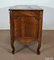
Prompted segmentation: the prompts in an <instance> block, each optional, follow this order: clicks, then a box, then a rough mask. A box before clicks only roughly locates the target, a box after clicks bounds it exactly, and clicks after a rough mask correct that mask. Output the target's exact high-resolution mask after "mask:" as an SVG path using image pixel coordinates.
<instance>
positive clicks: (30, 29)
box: [9, 5, 43, 54]
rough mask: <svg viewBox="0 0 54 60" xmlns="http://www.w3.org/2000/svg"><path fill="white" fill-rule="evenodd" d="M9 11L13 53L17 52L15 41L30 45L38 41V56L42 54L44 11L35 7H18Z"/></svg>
mask: <svg viewBox="0 0 54 60" xmlns="http://www.w3.org/2000/svg"><path fill="white" fill-rule="evenodd" d="M9 11H10V35H11V47H12V49H13V51H12V53H14V52H15V48H14V41H18V42H22V43H30V42H33V41H35V40H37V42H38V47H37V54H40V47H41V38H42V18H43V10H42V9H40V8H39V7H38V6H34V5H18V6H13V7H11V8H10V9H9Z"/></svg>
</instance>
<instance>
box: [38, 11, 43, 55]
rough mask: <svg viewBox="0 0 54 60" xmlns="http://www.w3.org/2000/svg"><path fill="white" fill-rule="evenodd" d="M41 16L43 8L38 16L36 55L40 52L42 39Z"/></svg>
mask: <svg viewBox="0 0 54 60" xmlns="http://www.w3.org/2000/svg"><path fill="white" fill-rule="evenodd" d="M42 17H43V10H41V11H40V17H39V26H38V27H39V30H38V48H37V54H38V55H39V54H40V48H41V40H42Z"/></svg>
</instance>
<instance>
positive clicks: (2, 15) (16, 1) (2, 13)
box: [0, 0, 54, 30]
mask: <svg viewBox="0 0 54 60" xmlns="http://www.w3.org/2000/svg"><path fill="white" fill-rule="evenodd" d="M14 5H39V6H40V7H41V8H43V10H44V14H43V29H44V30H54V0H0V29H10V27H9V26H10V24H9V11H8V9H9V7H10V6H14Z"/></svg>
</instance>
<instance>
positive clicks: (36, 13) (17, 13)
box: [12, 10, 40, 18]
mask: <svg viewBox="0 0 54 60" xmlns="http://www.w3.org/2000/svg"><path fill="white" fill-rule="evenodd" d="M12 14H13V16H14V17H13V18H16V17H18V16H36V17H37V18H39V15H40V11H24V10H23V11H13V12H12Z"/></svg>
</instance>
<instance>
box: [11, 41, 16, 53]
mask: <svg viewBox="0 0 54 60" xmlns="http://www.w3.org/2000/svg"><path fill="white" fill-rule="evenodd" d="M11 47H12V54H14V53H15V47H14V40H11Z"/></svg>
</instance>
